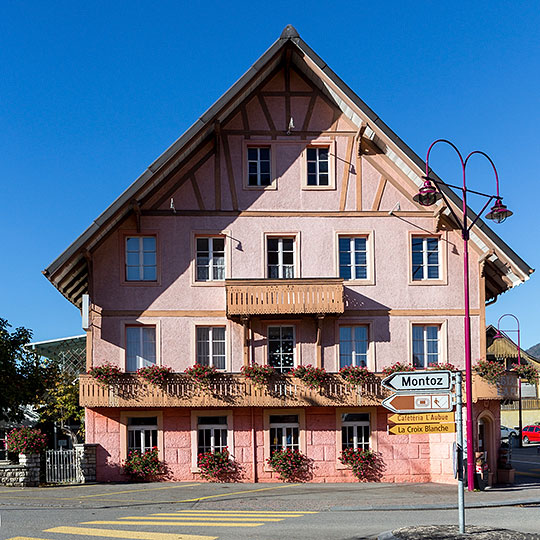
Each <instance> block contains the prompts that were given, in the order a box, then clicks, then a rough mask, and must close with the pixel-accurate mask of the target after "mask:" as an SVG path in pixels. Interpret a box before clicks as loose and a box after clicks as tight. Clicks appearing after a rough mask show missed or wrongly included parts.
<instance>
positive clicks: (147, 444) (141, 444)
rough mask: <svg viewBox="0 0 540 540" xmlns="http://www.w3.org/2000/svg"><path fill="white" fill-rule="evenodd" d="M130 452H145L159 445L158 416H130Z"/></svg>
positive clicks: (128, 421) (128, 422)
mask: <svg viewBox="0 0 540 540" xmlns="http://www.w3.org/2000/svg"><path fill="white" fill-rule="evenodd" d="M127 424H128V428H127V429H128V453H129V452H132V451H134V450H137V451H139V452H140V453H141V454H144V453H145V452H147V451H148V450H152V448H154V447H157V444H158V427H157V417H156V416H147V417H139V416H137V417H134V418H131V417H128V419H127Z"/></svg>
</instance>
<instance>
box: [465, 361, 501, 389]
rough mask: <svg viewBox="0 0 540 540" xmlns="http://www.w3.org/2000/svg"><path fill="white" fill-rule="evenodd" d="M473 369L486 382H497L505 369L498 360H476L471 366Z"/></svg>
mask: <svg viewBox="0 0 540 540" xmlns="http://www.w3.org/2000/svg"><path fill="white" fill-rule="evenodd" d="M473 371H474V372H475V373H476V374H477V375H480V377H482V379H485V380H486V381H487V382H488V383H490V384H497V383H498V382H499V379H500V378H501V376H502V375H504V372H505V371H506V370H505V369H504V365H503V364H501V363H499V362H493V361H490V360H478V363H477V364H476V365H475V366H473Z"/></svg>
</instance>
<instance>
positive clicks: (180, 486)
mask: <svg viewBox="0 0 540 540" xmlns="http://www.w3.org/2000/svg"><path fill="white" fill-rule="evenodd" d="M199 485H200V484H199V483H197V484H182V485H179V486H165V487H157V488H146V489H125V490H124V491H110V492H107V493H96V494H95V495H81V496H80V497H76V498H78V499H89V498H90V497H107V496H108V495H122V494H123V493H141V492H145V491H156V490H158V489H178V488H185V487H192V486H199Z"/></svg>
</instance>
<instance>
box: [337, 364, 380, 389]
mask: <svg viewBox="0 0 540 540" xmlns="http://www.w3.org/2000/svg"><path fill="white" fill-rule="evenodd" d="M339 374H340V375H341V376H342V377H343V378H344V379H345V381H347V382H348V383H349V384H357V385H361V384H364V383H366V382H368V381H369V380H370V379H371V377H372V376H373V374H372V373H371V371H369V369H368V368H367V367H360V366H345V367H342V368H341V369H340V370H339Z"/></svg>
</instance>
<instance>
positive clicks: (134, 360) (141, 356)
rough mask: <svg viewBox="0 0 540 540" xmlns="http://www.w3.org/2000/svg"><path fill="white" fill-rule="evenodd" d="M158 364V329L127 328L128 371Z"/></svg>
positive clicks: (143, 327) (150, 327)
mask: <svg viewBox="0 0 540 540" xmlns="http://www.w3.org/2000/svg"><path fill="white" fill-rule="evenodd" d="M155 363H156V327H155V326H128V327H127V328H126V371H137V370H138V369H139V368H141V367H145V366H151V365H154V364H155Z"/></svg>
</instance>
